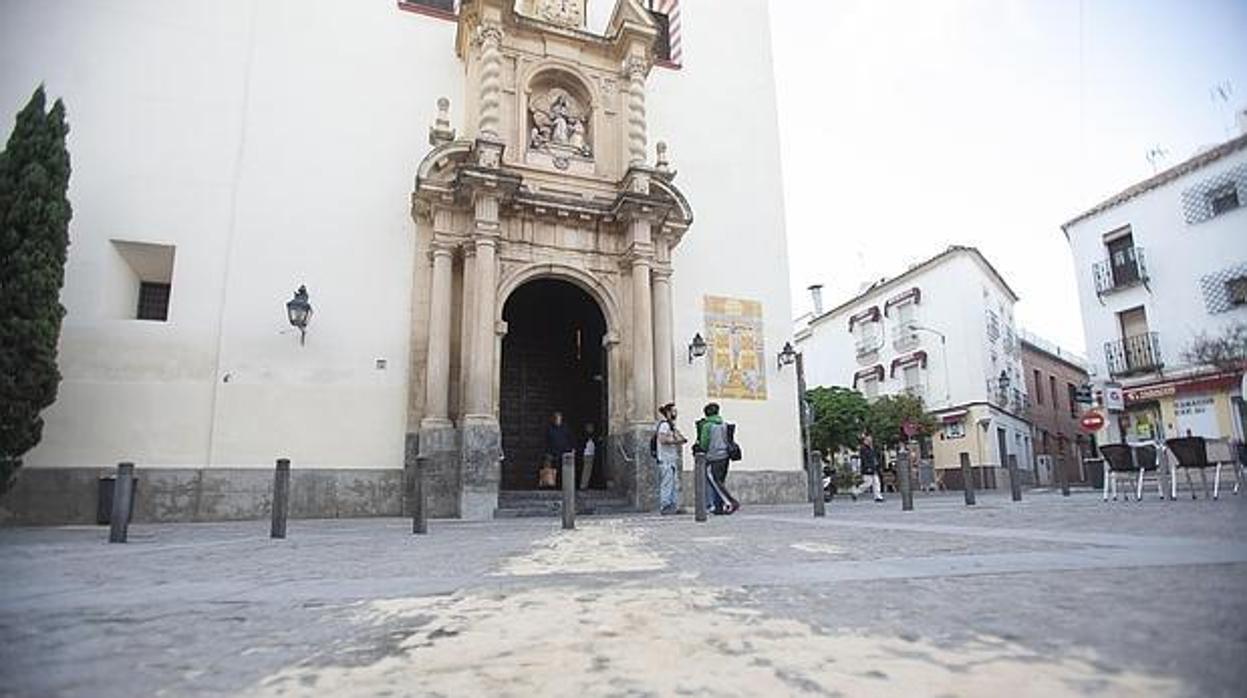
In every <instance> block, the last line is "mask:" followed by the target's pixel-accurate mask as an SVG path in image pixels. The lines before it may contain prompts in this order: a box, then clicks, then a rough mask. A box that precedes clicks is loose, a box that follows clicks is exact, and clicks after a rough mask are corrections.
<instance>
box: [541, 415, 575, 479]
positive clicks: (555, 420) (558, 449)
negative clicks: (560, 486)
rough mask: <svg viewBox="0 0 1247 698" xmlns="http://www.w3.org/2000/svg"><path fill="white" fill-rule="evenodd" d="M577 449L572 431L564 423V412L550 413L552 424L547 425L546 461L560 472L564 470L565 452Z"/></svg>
mask: <svg viewBox="0 0 1247 698" xmlns="http://www.w3.org/2000/svg"><path fill="white" fill-rule="evenodd" d="M575 450H576V445H575V444H574V443H573V442H572V433H571V431H570V430H569V429H568V428H567V425H566V424H564V423H563V413H562V412H555V413H554V414H551V415H550V424H549V425H548V426H547V427H546V462H547V463H550V464H552V465H553V467H554V468H556V469H557V470H558V471H559V473H560V474H561V473H562V470H563V454H564V453H571V452H573V451H575Z"/></svg>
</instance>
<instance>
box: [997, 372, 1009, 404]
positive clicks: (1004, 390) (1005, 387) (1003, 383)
mask: <svg viewBox="0 0 1247 698" xmlns="http://www.w3.org/2000/svg"><path fill="white" fill-rule="evenodd" d="M1011 382H1012V381H1010V380H1009V373H1008V372H1007V371H1001V372H1000V377H999V378H997V379H996V387H997V388H998V389H999V390H1000V404H1001V405H1002V406H1003V405H1004V404H1005V403H1006V402H1008V400H1009V384H1010V383H1011Z"/></svg>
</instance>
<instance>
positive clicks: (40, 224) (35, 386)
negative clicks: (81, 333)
mask: <svg viewBox="0 0 1247 698" xmlns="http://www.w3.org/2000/svg"><path fill="white" fill-rule="evenodd" d="M46 105H47V97H46V96H45V95H44V90H43V86H42V85H40V86H39V88H38V89H37V90H35V93H34V95H33V96H32V97H31V98H30V102H29V103H28V104H27V105H26V107H25V108H24V109H22V111H21V112H19V113H18V115H17V123H16V125H15V126H14V128H13V133H12V135H11V136H10V137H9V141H8V144H7V145H6V146H5V150H4V152H3V153H0V493H3V492H4V491H5V490H7V489H8V487H9V485H10V484H11V483H12V481H13V478H14V477H15V475H16V472H17V469H18V467H20V466H21V458H22V456H23V455H24V454H25V453H26V452H27V451H29V450H30V449H31V448H33V447H34V446H35V445H36V444H38V443H39V439H40V437H41V436H42V433H43V418H42V417H41V416H40V412H42V411H43V410H44V409H45V408H46V407H48V406H49V405H51V404H52V403H53V402H54V401H55V400H56V390H57V385H58V384H59V383H60V379H61V375H60V371H59V370H58V369H57V367H56V350H57V342H58V339H59V337H60V333H61V318H63V317H64V316H65V308H64V307H63V306H62V305H61V302H60V292H61V285H62V284H63V282H64V279H65V255H66V252H67V251H68V247H69V219H70V216H71V215H72V211H71V209H70V205H69V199H68V198H67V196H66V192H67V190H68V188H69V171H70V168H69V151H68V150H67V149H66V147H65V136H66V134H67V133H69V126H68V125H67V124H66V123H65V105H64V104H62V103H61V100H59V99H58V100H56V103H55V104H53V105H52V108H51V110H47V109H46Z"/></svg>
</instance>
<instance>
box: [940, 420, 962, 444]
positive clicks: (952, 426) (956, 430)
mask: <svg viewBox="0 0 1247 698" xmlns="http://www.w3.org/2000/svg"><path fill="white" fill-rule="evenodd" d="M965 435H966V423H965V422H964V421H962V420H960V419H958V420H957V421H955V422H944V438H946V439H960V438H961V437H963V436H965Z"/></svg>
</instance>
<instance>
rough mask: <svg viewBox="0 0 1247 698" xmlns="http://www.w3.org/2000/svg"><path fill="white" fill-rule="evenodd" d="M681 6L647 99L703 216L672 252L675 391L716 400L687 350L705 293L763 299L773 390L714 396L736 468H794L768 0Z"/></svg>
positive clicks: (695, 411)
mask: <svg viewBox="0 0 1247 698" xmlns="http://www.w3.org/2000/svg"><path fill="white" fill-rule="evenodd" d="M680 12H681V17H682V20H681V21H682V26H683V27H684V32H683V50H684V67H683V69H681V70H678V71H673V70H668V69H663V68H655V69H654V71H653V72H652V73H651V74H650V97H649V101H648V102H647V105H646V106H647V115H648V118H649V120H650V121H649V124H650V125H649V140H650V148H651V151H652V150H653V144H654V143H656V142H657V141H660V140H661V141H666V142H667V143H668V144H669V146H670V151H669V152H670V157H671V161H672V167H673V168H675V169H676V170H678V171H679V175H678V178H677V180H676V183H677V185H679V187H680V188H681V190H682V191H683V192H684V193H685V195H686V196H687V197H688V199H689V202H690V204H691V205H692V207H693V211H694V214H695V216H696V218H695V220H694V223H693V227H692V228H691V229H690V230H689V233H688V234H687V235H686V236H685V238H684V241H683V242H682V243H681V244H680V247H679V248H677V250H676V254H675V255H674V266H675V276H674V277H673V278H672V295H673V302H674V306H675V307H674V309H673V310H674V312H673V316H674V324H675V330H674V337H675V345H676V346H675V349H676V363H675V366H676V399H677V401H678V402H679V403H680V404H681V405H682V406H683V414H684V415H685V417H688V418H692V417H694V416H695V415H700V413H701V407H702V406H703V405H704V404H705V403H706V402H707V400H708V398H707V397H706V359H705V358H702V359H697V360H695V361H694V363H692V364H689V362H688V358H687V346H688V344H689V342H690V341H691V340H692V338H693V335H694V334H695V333H697V332H701V333H702V334H703V336H704V335H705V322H704V313H703V297H704V296H706V295H714V296H727V297H732V298H743V299H748V300H756V301H761V303H762V313H763V323H764V332H765V345H766V346H765V350H766V356H765V365H766V382H767V399H766V400H764V401H762V400H718V399H716V400H717V401H718V402H719V403H720V404H721V405H722V407H723V414H724V416H725V417H726V418H727V419H728V420H729V421H734V422H736V423H737V427H738V430H739V433H738V440H739V441H740V443H741V445H742V448H743V449H744V450H745V454H746V455H745V458H744V460H742V461H741V462H740V463H734V464H733V465H732V467H733V468H739V469H792V468H798V467H800V461H801V455H800V445H799V444H800V441H799V434H798V428H797V406H796V400H797V397H796V372H795V371H794V370H793V368H792V367H788V368H785V369H784V370H782V371H780V370H779V369H778V368H777V367H776V357H777V356H778V354H779V351H780V349H782V348H783V346H784V343H785V342H788V341H791V340H792V324H791V321H790V318H791V317H792V301H791V297H790V295H789V292H788V290H787V289H788V246H787V241H786V237H785V228H784V225H785V223H784V209H783V185H782V181H781V177H780V163H779V134H778V117H777V114H776V108H775V78H774V72H773V70H772V62H771V46H770V30H769V28H768V27H769V19H768V15H767V3H766V2H765V1H764V0H740V1H737V2H732V3H729V4H724V3H721V2H714V0H689V1H688V2H681V3H680ZM743 36H747V37H749V40H748V41H742V40H741V37H743ZM681 421H685V420H681ZM688 421H690V422H691V419H690V420H688Z"/></svg>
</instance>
